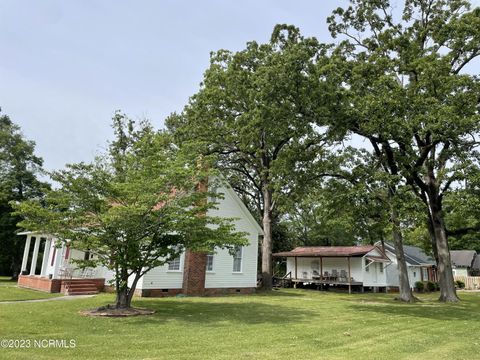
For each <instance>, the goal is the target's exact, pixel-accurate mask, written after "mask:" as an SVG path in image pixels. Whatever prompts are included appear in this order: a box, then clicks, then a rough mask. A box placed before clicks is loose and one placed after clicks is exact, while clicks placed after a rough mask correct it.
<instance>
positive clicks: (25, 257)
mask: <svg viewBox="0 0 480 360" xmlns="http://www.w3.org/2000/svg"><path fill="white" fill-rule="evenodd" d="M31 240H32V235H27V240H26V241H25V249H24V250H23V260H22V270H21V271H26V270H27V263H28V253H29V252H30V242H31Z"/></svg>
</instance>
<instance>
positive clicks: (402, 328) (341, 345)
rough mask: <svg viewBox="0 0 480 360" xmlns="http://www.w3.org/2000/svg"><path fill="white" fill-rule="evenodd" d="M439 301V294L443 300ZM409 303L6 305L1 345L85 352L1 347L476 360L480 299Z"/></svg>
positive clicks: (322, 299) (27, 354) (246, 300)
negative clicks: (59, 343) (129, 312)
mask: <svg viewBox="0 0 480 360" xmlns="http://www.w3.org/2000/svg"><path fill="white" fill-rule="evenodd" d="M434 296H436V294H435V295H434ZM434 296H428V295H423V296H421V298H422V300H423V301H422V302H421V303H417V304H414V305H407V304H400V303H397V302H395V301H393V300H392V297H393V296H392V295H386V294H356V295H348V294H338V293H329V292H318V291H308V290H293V289H291V290H281V291H275V292H272V293H269V294H257V295H251V296H230V297H217V298H164V299H152V298H150V299H149V298H142V299H136V300H135V301H134V305H135V306H138V307H146V308H151V309H155V310H156V313H155V314H154V315H153V316H148V317H132V318H91V317H83V316H80V315H79V314H78V311H79V310H83V309H88V308H93V307H96V306H99V305H103V304H106V303H108V302H111V301H112V300H113V296H112V295H111V294H101V295H98V296H96V297H94V298H89V299H78V300H74V301H53V302H43V303H17V304H0V324H2V326H0V339H2V338H3V339H31V340H32V341H33V340H34V339H37V340H39V339H59V340H60V339H63V340H66V341H69V340H70V339H74V340H75V342H76V347H75V348H69V349H65V348H30V349H0V358H1V359H31V358H36V359H64V358H69V359H92V358H95V359H130V358H131V359H232V358H238V359H319V358H321V359H353V358H358V359H360V358H368V359H385V358H388V359H418V358H422V359H472V358H477V357H478V352H479V351H478V350H479V348H480V331H479V330H480V294H479V293H462V294H461V298H462V302H461V303H459V304H439V303H437V302H436V301H435V298H434Z"/></svg>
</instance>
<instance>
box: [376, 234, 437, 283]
mask: <svg viewBox="0 0 480 360" xmlns="http://www.w3.org/2000/svg"><path fill="white" fill-rule="evenodd" d="M376 245H377V246H380V242H377V243H376ZM384 245H385V254H386V255H387V256H388V258H389V259H390V261H391V262H392V265H391V266H388V267H387V268H386V275H387V284H388V285H387V286H388V287H391V288H398V286H399V279H398V264H397V258H396V256H395V248H394V247H393V245H392V244H390V243H388V242H386V243H385V244H384ZM403 253H404V255H405V261H406V263H407V271H408V280H409V282H410V286H411V287H412V288H413V287H414V286H415V283H416V282H417V281H433V282H436V281H437V273H436V266H435V265H436V263H435V260H433V259H432V258H431V257H430V256H428V255H427V254H425V252H424V251H423V250H422V249H420V248H419V247H417V246H410V245H403Z"/></svg>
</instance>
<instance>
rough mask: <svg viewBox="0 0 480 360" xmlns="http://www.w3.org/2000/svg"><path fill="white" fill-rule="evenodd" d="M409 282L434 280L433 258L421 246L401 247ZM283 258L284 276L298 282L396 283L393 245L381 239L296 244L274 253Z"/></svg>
mask: <svg viewBox="0 0 480 360" xmlns="http://www.w3.org/2000/svg"><path fill="white" fill-rule="evenodd" d="M404 252H405V258H406V260H407V267H408V275H409V279H410V285H411V286H412V287H414V285H415V282H416V281H427V280H431V281H435V280H436V274H435V268H434V265H435V262H434V261H433V260H432V259H431V258H429V257H428V256H427V255H426V254H425V253H424V252H423V251H422V250H421V249H420V248H417V247H415V246H405V247H404ZM274 256H275V257H278V258H286V265H287V275H286V278H285V280H287V281H291V282H293V284H294V286H296V285H297V284H310V285H311V284H313V285H317V286H318V287H320V288H323V287H324V286H333V287H345V288H348V290H349V292H351V291H352V289H354V288H358V289H359V290H361V291H364V290H365V288H371V289H373V290H374V291H378V290H380V289H383V290H385V291H387V290H394V289H397V288H398V286H399V280H398V267H397V260H396V256H395V251H394V248H393V246H392V245H390V244H388V243H385V248H383V247H382V245H381V243H380V242H377V243H376V244H375V245H363V246H312V247H297V248H295V249H293V250H292V251H286V252H280V253H276V254H274Z"/></svg>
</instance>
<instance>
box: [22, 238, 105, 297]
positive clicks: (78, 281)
mask: <svg viewBox="0 0 480 360" xmlns="http://www.w3.org/2000/svg"><path fill="white" fill-rule="evenodd" d="M19 235H26V239H25V248H24V252H23V259H22V267H21V275H19V277H18V286H20V287H25V288H30V289H34V290H40V291H46V292H51V293H55V292H62V293H64V294H69V295H75V294H92V293H98V292H99V291H102V290H103V287H104V283H105V278H104V276H102V275H103V271H102V270H101V269H99V268H84V269H80V268H78V266H76V264H75V263H74V261H72V260H76V259H87V257H88V258H90V256H91V254H89V253H87V252H84V251H79V250H74V249H71V248H70V245H69V244H67V243H65V242H61V241H59V240H58V239H55V238H54V237H52V236H49V235H47V234H41V233H34V232H23V233H20V234H19ZM32 243H33V249H32ZM40 258H41V259H42V260H41V261H40Z"/></svg>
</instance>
